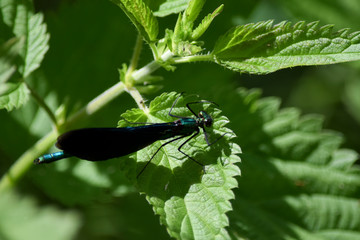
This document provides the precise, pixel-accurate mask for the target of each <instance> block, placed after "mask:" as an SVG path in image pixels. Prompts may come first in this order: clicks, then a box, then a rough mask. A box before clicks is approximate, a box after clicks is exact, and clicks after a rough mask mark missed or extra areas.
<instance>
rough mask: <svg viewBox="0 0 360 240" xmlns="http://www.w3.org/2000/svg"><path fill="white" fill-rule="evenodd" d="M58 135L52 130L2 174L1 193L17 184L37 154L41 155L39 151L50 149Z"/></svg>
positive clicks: (0, 181)
mask: <svg viewBox="0 0 360 240" xmlns="http://www.w3.org/2000/svg"><path fill="white" fill-rule="evenodd" d="M57 135H58V134H57V131H56V130H55V129H54V130H52V131H51V132H50V133H48V134H47V135H46V136H44V137H43V138H41V139H40V140H39V141H37V142H36V143H35V145H34V146H33V147H31V148H29V149H28V150H27V151H26V152H24V153H23V155H21V156H20V157H19V158H18V160H17V161H16V162H15V163H14V164H13V165H12V166H11V168H10V169H9V170H8V171H7V173H5V174H4V176H2V178H1V180H0V193H1V192H4V191H5V190H7V189H9V188H11V187H13V186H15V184H16V183H17V182H18V181H19V180H20V179H21V177H22V176H24V174H25V173H26V172H27V171H28V170H29V169H30V167H31V166H32V163H33V161H34V159H35V158H36V157H35V156H39V153H42V152H45V151H46V150H48V149H49V148H50V147H51V146H52V145H53V144H54V142H55V140H56V137H57Z"/></svg>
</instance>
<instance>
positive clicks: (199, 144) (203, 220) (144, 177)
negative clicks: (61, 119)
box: [119, 93, 240, 239]
mask: <svg viewBox="0 0 360 240" xmlns="http://www.w3.org/2000/svg"><path fill="white" fill-rule="evenodd" d="M176 97H178V94H176V93H164V94H162V95H161V96H159V97H157V98H155V99H154V100H153V101H152V102H151V103H150V109H149V113H148V114H145V113H144V112H142V111H140V110H139V109H134V110H130V111H127V112H126V113H124V114H123V115H122V117H123V118H125V119H126V120H127V121H130V122H144V121H148V122H153V123H155V122H156V123H161V122H170V121H174V118H173V117H171V116H169V115H168V113H169V110H170V108H171V106H172V104H173V102H174V101H175V99H176ZM189 101H190V100H189V99H188V98H186V99H184V98H183V97H181V98H180V99H179V102H178V103H177V104H176V106H175V107H174V108H173V111H172V114H174V115H180V116H189V117H190V116H191V113H190V112H189V111H188V110H187V108H186V107H185V105H184V104H185V103H186V102H189ZM192 101H194V99H193V100H192ZM194 107H196V109H197V110H200V109H205V110H206V111H207V112H208V113H209V114H210V115H211V116H212V117H213V120H214V125H213V128H212V130H208V134H209V136H210V141H213V140H214V139H216V138H217V137H219V136H221V134H224V133H231V131H230V130H229V129H227V128H225V127H224V126H225V125H226V123H227V122H228V119H227V118H226V117H224V116H222V115H221V112H220V111H219V110H218V109H214V108H213V107H212V106H211V105H209V104H199V106H195V105H194ZM124 125H128V123H127V122H125V121H123V120H122V121H120V122H119V126H124ZM231 138H232V136H230V134H226V135H225V136H224V137H223V138H222V139H220V140H219V141H218V142H216V143H215V144H213V145H211V146H208V145H207V144H206V141H205V139H204V136H203V135H202V134H199V135H198V136H196V137H195V138H194V139H192V140H191V141H190V142H189V143H187V144H185V145H184V147H183V148H182V149H181V150H182V151H184V152H185V153H186V154H188V155H189V156H191V157H193V158H194V159H196V160H197V161H199V162H201V163H203V164H205V166H206V173H205V174H204V173H202V167H201V166H199V165H198V164H196V163H195V162H193V161H192V160H191V159H189V158H188V157H186V156H185V155H184V154H182V153H181V152H179V151H178V147H179V146H180V144H181V143H183V142H184V141H185V140H180V141H175V142H173V143H170V144H167V145H166V146H163V147H162V148H161V150H160V151H159V152H158V153H157V154H156V155H155V157H154V158H153V160H152V162H151V164H149V165H148V166H147V168H146V169H145V171H144V172H143V173H142V174H141V175H140V177H139V178H138V180H137V183H138V188H139V190H140V191H141V192H143V193H145V194H146V199H147V200H148V201H149V203H150V204H151V205H153V209H154V211H155V213H156V214H158V215H160V222H161V223H162V224H163V225H165V226H166V227H167V230H168V232H169V234H170V235H171V236H172V237H174V238H182V239H215V238H221V239H223V238H225V239H226V238H228V234H227V232H226V230H225V229H224V228H225V227H226V226H227V225H228V219H227V217H226V215H225V213H226V212H228V211H230V210H231V209H232V208H231V205H230V202H229V200H230V199H232V198H233V193H232V189H233V188H234V187H236V186H237V181H236V180H235V178H234V177H235V176H238V175H239V174H240V171H239V168H238V167H237V166H236V165H235V163H237V162H239V161H240V159H239V157H238V156H237V155H236V154H238V153H240V148H239V146H238V145H237V144H234V143H233V142H232V141H231ZM168 141H169V140H161V141H157V142H156V143H154V144H153V145H151V146H149V147H147V148H145V149H143V150H140V151H138V152H137V153H135V154H133V155H132V157H131V159H125V160H124V161H122V162H121V164H122V168H123V169H124V170H125V171H127V176H128V177H129V179H132V180H134V179H136V175H137V173H139V172H140V171H141V169H142V168H143V167H144V166H145V164H146V163H147V162H148V161H149V159H150V158H151V156H152V155H153V154H154V153H155V152H156V150H157V149H158V148H159V147H161V144H164V143H166V142H168Z"/></svg>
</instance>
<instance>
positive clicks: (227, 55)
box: [213, 21, 360, 74]
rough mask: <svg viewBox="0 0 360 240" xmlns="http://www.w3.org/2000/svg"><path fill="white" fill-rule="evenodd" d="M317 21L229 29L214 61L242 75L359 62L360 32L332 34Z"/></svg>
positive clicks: (222, 39)
mask: <svg viewBox="0 0 360 240" xmlns="http://www.w3.org/2000/svg"><path fill="white" fill-rule="evenodd" d="M332 29H333V27H332V26H331V25H326V26H323V27H319V24H318V23H317V22H313V23H309V24H305V23H304V22H298V23H296V24H295V25H291V23H288V22H281V23H279V24H277V25H273V22H272V21H266V22H259V23H251V24H247V25H242V26H237V27H235V28H233V29H231V30H229V31H228V32H227V33H226V34H225V35H224V36H222V37H220V38H219V39H218V41H217V42H216V45H215V47H214V50H213V56H214V61H215V62H217V63H218V64H221V65H223V66H225V67H227V68H229V69H232V70H234V71H239V72H248V73H255V74H265V73H270V72H274V71H277V70H279V69H283V68H289V67H295V66H305V65H325V64H333V63H340V62H348V61H355V60H359V59H360V32H355V33H349V31H348V30H347V29H343V30H340V31H338V32H333V31H332Z"/></svg>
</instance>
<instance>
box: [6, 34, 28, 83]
mask: <svg viewBox="0 0 360 240" xmlns="http://www.w3.org/2000/svg"><path fill="white" fill-rule="evenodd" d="M22 44H23V41H22V40H21V39H19V38H11V39H10V40H8V41H7V42H5V43H3V44H2V45H1V46H0V84H3V83H5V82H6V81H8V80H9V79H10V77H11V76H12V75H13V73H14V72H15V71H16V69H17V65H16V62H15V60H16V57H17V56H18V54H19V52H20V49H21V46H22Z"/></svg>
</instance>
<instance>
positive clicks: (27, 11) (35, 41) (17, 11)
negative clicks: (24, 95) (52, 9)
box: [1, 0, 50, 78]
mask: <svg viewBox="0 0 360 240" xmlns="http://www.w3.org/2000/svg"><path fill="white" fill-rule="evenodd" d="M31 4H32V3H31V2H30V1H25V0H21V1H14V0H4V1H2V5H1V9H2V13H3V19H4V22H5V23H6V24H7V25H8V26H9V27H10V28H11V29H12V31H13V33H14V34H15V36H17V37H24V38H25V44H24V45H23V48H22V49H21V51H20V56H21V57H22V58H23V64H22V65H20V66H19V70H20V72H21V74H22V76H23V78H26V77H28V76H29V75H30V73H32V72H33V71H34V70H36V69H37V68H38V67H39V66H40V63H41V62H42V60H43V58H44V55H45V53H46V52H47V50H48V49H49V45H48V43H49V38H50V36H49V34H48V33H47V32H46V24H45V23H43V20H44V17H43V15H42V14H41V13H37V14H34V12H33V7H32V5H31Z"/></svg>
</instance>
